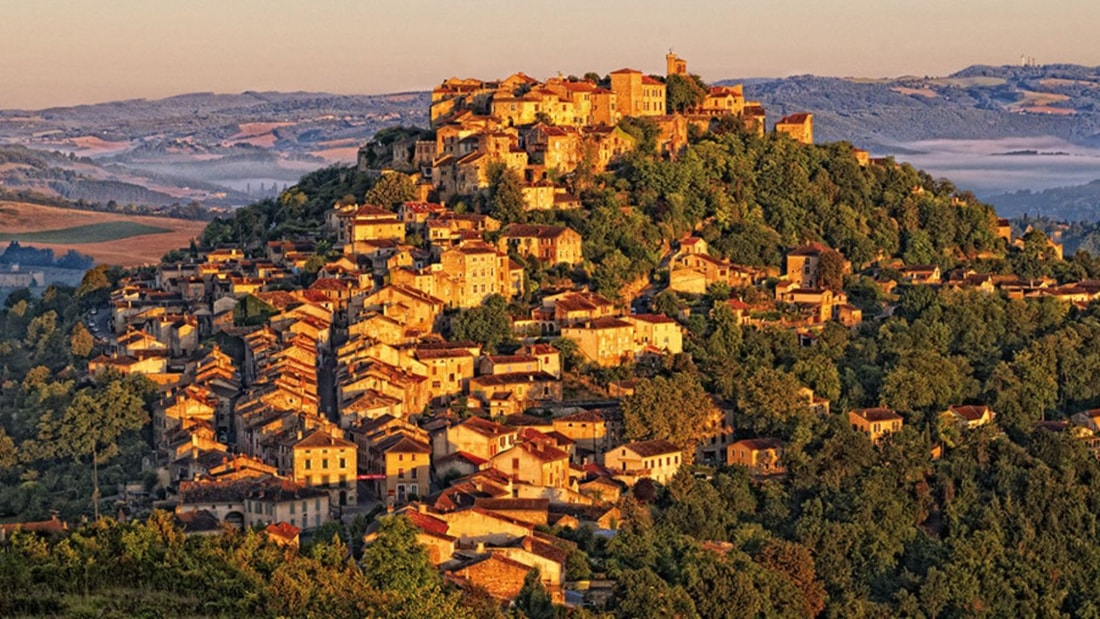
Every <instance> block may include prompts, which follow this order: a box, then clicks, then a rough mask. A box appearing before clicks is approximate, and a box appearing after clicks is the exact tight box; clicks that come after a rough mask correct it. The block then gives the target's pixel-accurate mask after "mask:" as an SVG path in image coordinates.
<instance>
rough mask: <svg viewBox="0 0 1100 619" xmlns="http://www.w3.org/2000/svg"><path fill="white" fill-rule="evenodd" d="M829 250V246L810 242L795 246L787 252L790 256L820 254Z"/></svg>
mask: <svg viewBox="0 0 1100 619" xmlns="http://www.w3.org/2000/svg"><path fill="white" fill-rule="evenodd" d="M827 251H829V248H828V247H826V246H824V245H822V244H821V243H809V244H807V245H802V246H800V247H795V248H794V249H792V250H791V251H789V252H787V255H788V256H817V255H819V254H822V253H825V252H827Z"/></svg>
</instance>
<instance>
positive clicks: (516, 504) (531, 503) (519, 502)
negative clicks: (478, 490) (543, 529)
mask: <svg viewBox="0 0 1100 619" xmlns="http://www.w3.org/2000/svg"><path fill="white" fill-rule="evenodd" d="M474 505H476V506H477V507H480V508H482V509H488V510H490V511H512V510H520V511H528V512H533V511H542V512H544V511H546V510H547V509H549V508H550V499H513V498H483V499H482V498H479V499H475V500H474Z"/></svg>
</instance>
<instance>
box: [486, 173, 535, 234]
mask: <svg viewBox="0 0 1100 619" xmlns="http://www.w3.org/2000/svg"><path fill="white" fill-rule="evenodd" d="M486 173H487V175H488V177H489V195H488V206H489V214H490V215H492V216H493V217H495V218H496V219H499V220H500V221H501V222H503V223H512V222H518V221H524V219H525V212H524V211H525V208H526V201H525V200H524V198H523V179H521V178H520V176H519V174H517V173H516V172H515V170H512V169H511V168H509V167H508V166H506V165H505V164H503V163H499V162H497V163H492V164H489V168H488V170H487V171H486Z"/></svg>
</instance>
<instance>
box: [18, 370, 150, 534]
mask: <svg viewBox="0 0 1100 619" xmlns="http://www.w3.org/2000/svg"><path fill="white" fill-rule="evenodd" d="M148 420H149V415H148V413H147V412H146V410H145V402H144V401H143V400H142V398H141V397H140V395H139V393H137V392H136V390H135V383H132V382H126V381H123V380H122V379H120V378H117V377H110V378H108V379H107V382H106V384H105V385H103V384H101V385H97V386H96V387H95V388H93V389H84V390H81V391H78V392H77V394H76V395H75V396H73V399H72V402H70V403H69V405H68V406H67V407H65V410H64V412H63V413H62V415H61V417H60V419H59V420H58V421H57V423H56V425H53V424H51V423H50V421H49V420H44V421H43V422H42V426H41V429H40V440H46V441H56V440H57V439H62V438H63V440H60V441H58V442H56V443H55V450H56V455H57V456H58V457H66V456H68V457H72V458H73V459H74V460H76V461H78V462H79V461H80V459H81V458H83V457H85V456H90V458H91V464H92V484H93V489H92V503H93V507H94V511H95V517H96V519H98V518H99V465H100V462H101V461H103V462H106V461H107V460H109V459H111V458H113V457H114V456H116V455H117V454H118V451H119V448H118V443H117V441H118V438H119V437H120V436H121V435H122V434H123V433H124V432H127V431H134V430H140V429H141V427H142V426H144V425H145V424H146V423H147V422H148Z"/></svg>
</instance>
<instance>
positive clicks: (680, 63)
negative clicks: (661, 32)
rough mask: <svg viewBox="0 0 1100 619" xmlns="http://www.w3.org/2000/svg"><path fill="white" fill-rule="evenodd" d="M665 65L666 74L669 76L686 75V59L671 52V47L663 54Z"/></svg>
mask: <svg viewBox="0 0 1100 619" xmlns="http://www.w3.org/2000/svg"><path fill="white" fill-rule="evenodd" d="M665 65H666V67H667V75H668V76H669V77H671V76H673V75H687V72H688V63H687V61H686V60H684V59H683V58H680V57H679V56H677V55H676V54H674V53H672V50H671V49H670V50H668V54H666V55H665Z"/></svg>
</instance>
